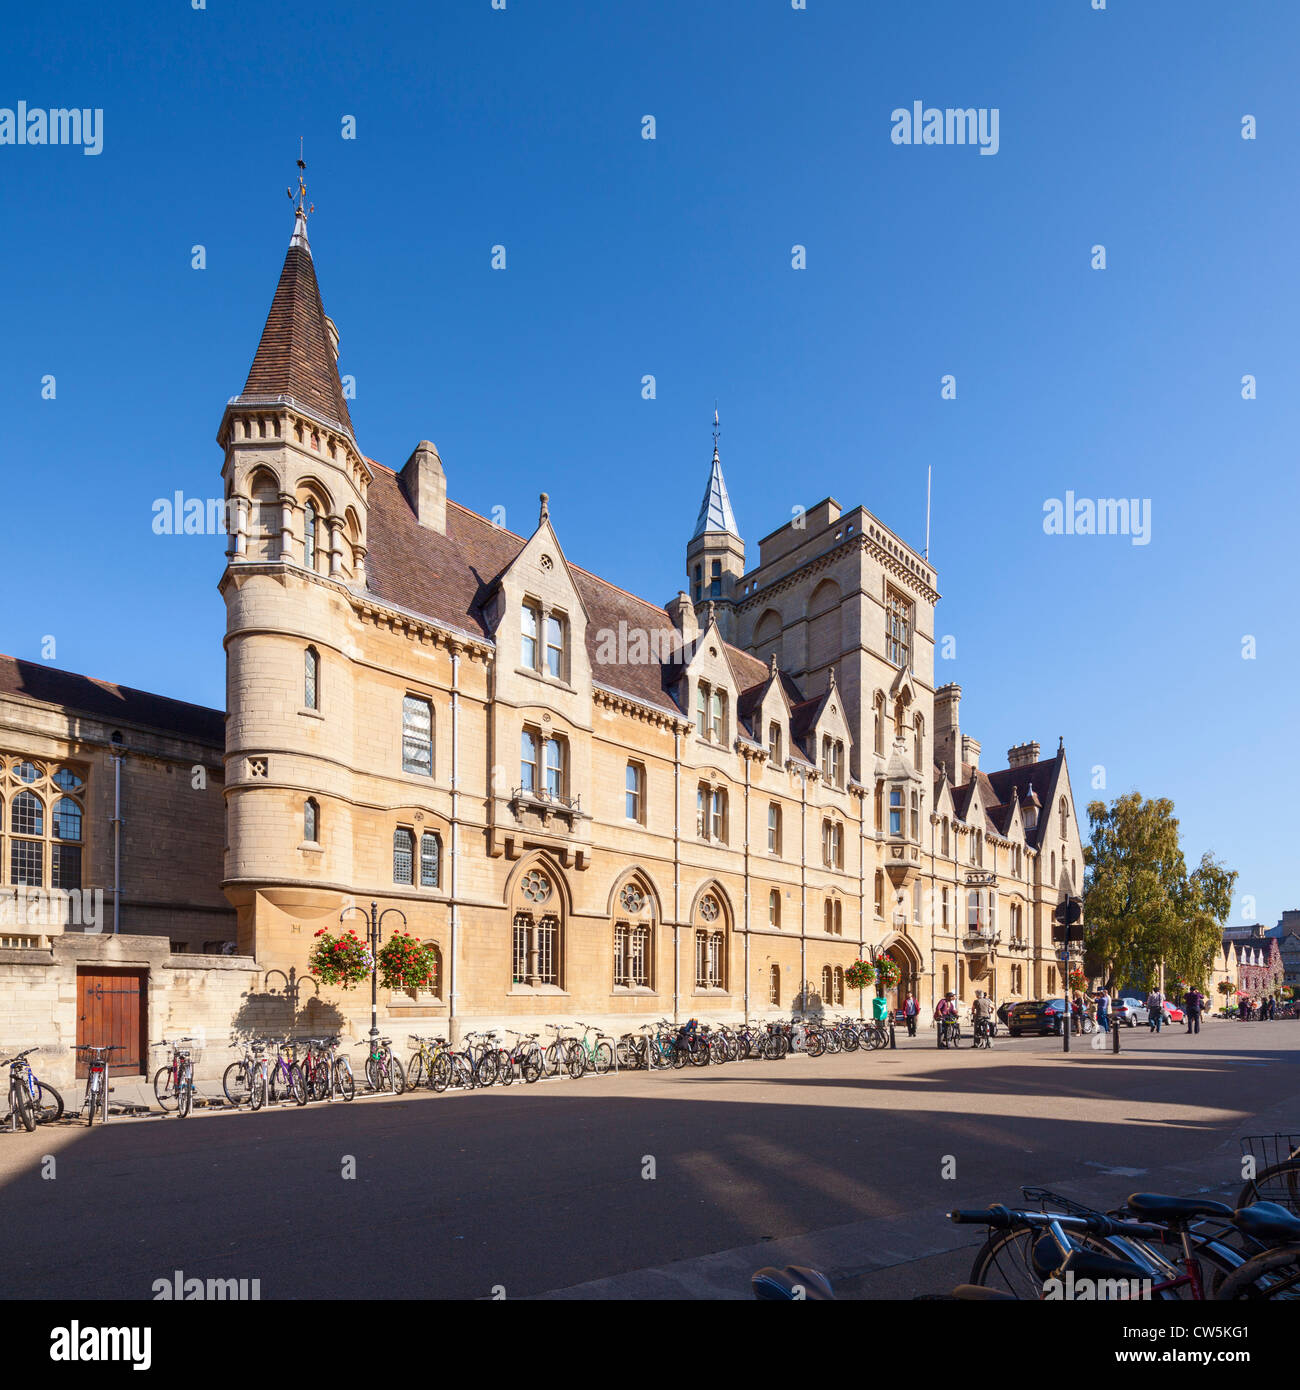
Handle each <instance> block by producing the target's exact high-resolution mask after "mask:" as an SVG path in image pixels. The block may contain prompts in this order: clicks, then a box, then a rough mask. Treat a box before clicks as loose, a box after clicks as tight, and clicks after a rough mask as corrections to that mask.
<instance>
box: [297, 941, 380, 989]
mask: <svg viewBox="0 0 1300 1390" xmlns="http://www.w3.org/2000/svg"><path fill="white" fill-rule="evenodd" d="M307 965H308V968H309V969H310V970H311V973H312V974H313V975H315V977H316V978H317V979H318V980H319V981H320V982H321V983H322V984H324V985H339V986H340V987H341V988H343V989H351V988H352V987H353V986H354V985H359V984H360V983H361V981H362V980H364V979H365V978H366V976H368V975H369V974H370V970H371V967H372V966H373V965H374V959H373V957H372V956H371V954H370V948H369V947H368V946H367V945H366V943H365V942H364V941H362V939H361V938H360V937H359V936H358V935H357V934H356V932H354V931H347V932H339V933H338V934H337V935H333V934H331V933H330V932H327V931H326V930H325V928H324V927H322V928H321V929H320V931H318V932H317V933H316V944H315V945H314V946H313V947H312V948H311V955H310V956H309V957H308V959H307Z"/></svg>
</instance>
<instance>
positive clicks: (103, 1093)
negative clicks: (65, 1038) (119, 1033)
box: [73, 1043, 122, 1125]
mask: <svg viewBox="0 0 1300 1390" xmlns="http://www.w3.org/2000/svg"><path fill="white" fill-rule="evenodd" d="M73 1051H74V1052H84V1053H86V1063H87V1071H86V1094H85V1096H84V1097H83V1098H82V1101H81V1109H82V1110H84V1111H86V1123H87V1124H88V1125H93V1124H94V1123H95V1112H96V1111H98V1112H99V1123H100V1124H101V1125H102V1124H107V1123H108V1064H109V1056H108V1054H109V1053H110V1052H121V1051H122V1048H121V1046H120V1045H119V1044H117V1043H114V1044H113V1045H112V1046H111V1047H95V1046H93V1045H91V1044H89V1043H78V1044H77V1045H76V1047H74V1048H73Z"/></svg>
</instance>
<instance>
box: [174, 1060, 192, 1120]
mask: <svg viewBox="0 0 1300 1390" xmlns="http://www.w3.org/2000/svg"><path fill="white" fill-rule="evenodd" d="M193 1104H194V1070H193V1068H192V1067H188V1066H186V1067H182V1068H181V1074H180V1079H179V1080H178V1081H177V1082H176V1113H177V1115H178V1116H179V1117H180V1118H181V1119H182V1120H183V1119H184V1118H185V1117H186V1116H187V1115H188V1114H189V1113H190V1107H191V1106H192V1105H193Z"/></svg>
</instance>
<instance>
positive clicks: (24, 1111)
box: [9, 1081, 36, 1134]
mask: <svg viewBox="0 0 1300 1390" xmlns="http://www.w3.org/2000/svg"><path fill="white" fill-rule="evenodd" d="M9 1100H10V1103H11V1105H12V1106H13V1112H14V1114H15V1115H17V1116H18V1118H19V1119H20V1120H21V1121H22V1126H23V1128H24V1129H25V1130H26V1131H27V1132H28V1134H30V1133H31V1132H32V1130H34V1129H35V1128H36V1115H35V1114H34V1113H33V1111H32V1098H31V1096H30V1095H29V1094H28V1091H27V1083H26V1082H25V1081H22V1082H14V1083H13V1084H12V1085H11V1086H10V1087H9Z"/></svg>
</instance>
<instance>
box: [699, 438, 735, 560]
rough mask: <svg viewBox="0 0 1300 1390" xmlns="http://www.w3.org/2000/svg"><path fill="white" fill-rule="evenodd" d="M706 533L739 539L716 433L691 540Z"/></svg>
mask: <svg viewBox="0 0 1300 1390" xmlns="http://www.w3.org/2000/svg"><path fill="white" fill-rule="evenodd" d="M715 424H716V418H715ZM706 531H725V532H727V533H728V534H730V535H732V536H735V537H736V539H737V540H739V539H740V531H739V529H738V528H737V526H736V514H735V513H734V512H733V511H732V510H731V498H730V497H728V496H727V482H726V479H725V478H724V477H723V476H722V460H721V459H720V458H719V457H718V436H717V433H716V432H715V433H714V436H713V466H712V467H711V468H710V469H709V485H708V487H706V488H705V489H704V501H703V502H701V503H700V514H699V516H698V517H697V518H696V522H695V530H694V531H692V532H691V539H692V540H695V539H696V538H697V537H698V536H702V535H704V533H705V532H706Z"/></svg>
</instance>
